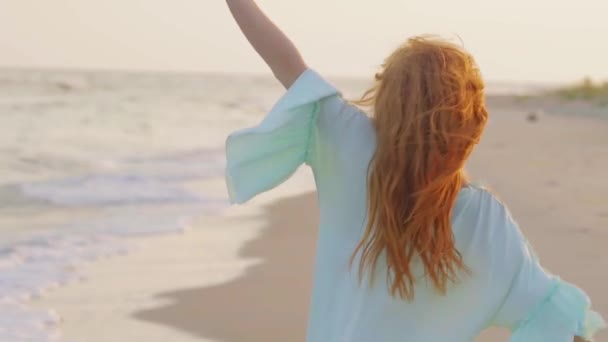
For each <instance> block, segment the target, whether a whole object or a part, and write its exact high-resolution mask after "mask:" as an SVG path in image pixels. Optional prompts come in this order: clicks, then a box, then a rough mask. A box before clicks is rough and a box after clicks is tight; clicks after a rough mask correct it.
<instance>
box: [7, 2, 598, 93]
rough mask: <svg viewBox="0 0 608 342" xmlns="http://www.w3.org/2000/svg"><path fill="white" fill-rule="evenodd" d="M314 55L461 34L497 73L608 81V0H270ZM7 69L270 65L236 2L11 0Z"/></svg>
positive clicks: (338, 63) (353, 63)
mask: <svg viewBox="0 0 608 342" xmlns="http://www.w3.org/2000/svg"><path fill="white" fill-rule="evenodd" d="M258 4H259V5H260V6H261V7H262V8H263V9H264V10H265V11H266V12H267V13H268V14H269V15H270V16H271V18H272V19H273V20H274V21H275V22H276V23H277V24H278V25H279V26H281V28H283V29H284V31H285V32H286V33H287V34H288V35H289V36H290V37H291V38H292V40H293V41H294V42H295V43H296V45H297V46H298V47H299V48H300V50H301V52H302V54H303V55H304V57H305V59H306V60H307V62H308V64H309V65H311V66H312V67H314V68H316V69H318V70H319V71H321V72H323V73H326V74H328V75H355V76H359V75H368V74H371V73H372V72H373V71H374V70H375V69H374V68H375V67H376V66H377V65H379V64H380V63H381V62H382V59H383V58H384V57H385V56H386V55H387V54H388V53H390V51H391V50H392V49H393V48H394V47H395V46H397V45H398V44H399V43H401V42H402V41H404V40H405V39H406V38H407V37H409V36H412V35H417V34H424V33H438V34H441V35H444V36H448V37H455V36H456V35H458V36H459V37H460V38H461V39H462V40H463V41H464V44H465V47H466V48H467V49H468V50H469V51H471V52H472V53H473V55H474V56H475V57H476V59H477V61H478V63H479V64H480V66H481V69H482V72H483V73H484V75H485V77H486V79H488V80H491V81H538V82H563V81H570V80H578V79H581V78H582V77H583V76H585V75H590V76H593V77H595V78H597V79H600V78H601V79H608V20H607V19H606V17H607V15H608V1H607V0H418V1H415V0H258ZM0 67H27V68H30V67H50V68H79V69H80V68H96V69H98V68H103V69H105V68H110V69H129V70H177V71H217V72H224V71H233V72H254V73H258V72H267V69H266V68H265V66H264V64H263V63H262V62H261V61H260V59H259V58H257V56H256V55H255V53H254V52H253V50H252V49H251V48H250V47H249V46H248V45H247V43H246V41H245V40H244V39H243V38H242V36H241V35H240V32H239V31H238V29H237V27H236V25H235V24H234V22H233V21H232V18H231V17H230V15H229V12H228V10H227V8H226V4H225V1H224V0H172V1H171V0H96V1H93V0H51V1H40V0H0Z"/></svg>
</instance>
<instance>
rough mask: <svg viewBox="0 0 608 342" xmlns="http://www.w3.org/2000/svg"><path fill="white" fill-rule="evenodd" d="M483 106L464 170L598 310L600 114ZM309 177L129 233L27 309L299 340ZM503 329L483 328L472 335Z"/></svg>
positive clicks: (87, 333) (129, 332)
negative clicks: (483, 117) (183, 221)
mask: <svg viewBox="0 0 608 342" xmlns="http://www.w3.org/2000/svg"><path fill="white" fill-rule="evenodd" d="M490 104H491V121H490V124H489V126H488V129H487V131H486V134H485V136H484V138H483V141H482V144H481V145H480V146H479V147H478V149H477V151H476V152H475V154H474V155H473V157H472V159H471V161H470V163H469V165H468V171H469V173H470V174H471V175H472V176H473V178H474V180H476V181H480V182H482V183H484V184H485V185H487V186H489V187H490V188H492V189H494V190H495V191H496V192H498V193H499V194H500V196H501V197H502V198H503V199H504V200H505V201H506V203H507V204H508V205H509V207H510V209H511V211H512V212H513V214H514V216H515V218H516V219H517V220H518V222H519V223H520V226H521V228H522V230H523V231H524V233H525V234H526V235H527V237H528V238H529V240H530V241H531V243H532V245H533V246H534V248H535V250H536V252H537V253H538V254H539V256H540V258H541V261H542V262H543V264H544V265H545V267H546V268H547V269H549V270H551V271H552V272H554V273H556V274H558V275H560V276H561V277H562V278H563V279H565V280H567V281H570V282H572V283H575V284H577V285H579V286H581V287H582V288H584V289H585V290H586V292H587V293H588V294H589V296H590V297H591V298H592V301H593V306H594V308H595V310H597V311H599V312H600V313H602V314H604V316H605V317H608V294H607V293H606V291H605V289H606V288H607V286H608V275H607V274H606V270H607V269H608V254H607V253H606V250H605V246H606V245H607V244H608V176H607V172H606V170H607V169H608V133H607V132H608V120H602V119H598V118H594V117H587V116H581V115H550V114H544V115H541V116H540V117H539V120H538V121H536V122H531V121H528V120H527V119H526V117H527V115H528V112H527V111H526V110H525V109H524V108H520V107H518V106H516V105H513V106H510V105H505V103H503V102H500V101H498V102H495V103H493V102H490ZM312 182H313V179H312V177H311V175H310V173H309V172H308V171H307V170H302V171H301V172H298V174H297V175H296V177H295V179H293V180H290V181H289V182H288V183H286V184H284V185H283V186H281V187H280V188H279V189H277V190H276V191H275V192H272V193H268V194H264V195H262V196H260V198H257V199H255V200H254V201H253V202H252V203H251V204H248V205H246V206H243V207H232V208H230V209H228V210H227V211H226V212H223V213H221V214H220V215H214V216H203V217H200V218H199V219H198V220H197V221H196V222H195V223H194V224H193V226H192V228H191V229H190V230H188V231H186V232H185V233H183V234H181V235H172V236H163V237H153V238H147V239H145V240H141V241H139V243H138V245H139V248H138V249H137V250H136V251H135V252H133V253H131V254H130V255H128V256H124V257H115V258H110V259H107V260H103V261H100V262H96V263H93V264H89V265H87V266H86V267H85V268H84V269H83V270H82V273H83V275H84V276H85V277H86V280H85V281H83V282H80V283H77V284H72V285H70V286H67V287H64V288H59V289H57V290H55V291H54V292H52V293H50V294H49V295H48V296H47V297H45V298H42V299H40V300H37V301H35V302H34V303H33V305H34V306H36V307H39V308H48V307H52V308H54V309H55V310H56V311H57V313H58V314H59V315H60V316H61V318H62V324H61V327H60V328H61V330H62V331H63V335H64V337H65V339H66V340H68V341H83V342H98V341H99V342H102V341H103V342H114V341H116V342H122V341H146V342H155V341H159V342H160V341H222V342H223V341H225V342H237V341H249V342H256V341H260V342H261V341H303V340H304V337H305V328H306V320H307V315H308V301H309V297H310V287H311V283H312V278H311V276H312V263H313V256H314V253H315V239H316V222H317V216H318V215H317V209H316V202H315V201H316V197H315V195H314V193H312V192H311V190H312V186H313V184H312ZM222 185H223V184H221V182H220V181H216V182H214V183H213V184H203V185H201V186H205V187H210V188H212V189H213V191H215V192H221V191H223V189H222ZM506 337H507V334H506V333H505V332H504V331H500V330H494V329H492V330H490V331H488V332H486V333H484V334H483V335H482V336H481V337H480V338H479V339H478V340H477V341H506ZM596 341H608V332H606V331H604V332H603V333H601V334H599V336H597V338H596Z"/></svg>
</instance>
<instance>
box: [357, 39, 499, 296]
mask: <svg viewBox="0 0 608 342" xmlns="http://www.w3.org/2000/svg"><path fill="white" fill-rule="evenodd" d="M356 104H358V105H361V106H367V107H370V108H371V109H372V110H373V123H374V125H375V128H376V134H377V149H376V152H375V155H374V158H373V160H372V162H371V163H370V166H369V175H368V222H367V227H366V229H365V233H364V236H363V238H362V240H361V241H360V242H359V244H358V246H357V248H356V249H355V251H354V253H353V255H352V257H351V264H352V262H353V260H354V259H355V256H356V255H357V254H358V253H361V255H360V257H361V258H360V264H359V279H360V281H361V279H362V274H363V273H364V272H365V271H366V270H368V271H370V272H371V273H372V274H373V273H374V271H375V269H376V262H377V260H378V258H379V257H380V256H381V255H382V253H385V254H386V264H387V267H388V270H387V275H386V276H387V282H388V286H389V290H390V293H391V295H393V296H396V295H399V296H400V297H401V298H403V299H410V300H411V299H413V297H414V284H415V277H414V275H413V273H412V267H411V261H412V260H413V258H414V257H418V258H419V259H420V260H421V261H422V263H423V264H424V269H425V274H426V276H427V277H428V278H429V279H430V280H431V281H432V283H433V285H434V286H435V287H436V288H437V289H438V290H439V291H440V292H441V293H442V294H445V292H446V290H447V285H448V283H450V282H455V281H457V280H458V274H459V271H467V268H466V265H464V263H463V260H462V256H461V255H460V253H459V252H458V251H457V250H456V248H455V245H454V237H453V233H452V229H451V222H450V218H451V213H452V208H453V206H454V202H455V201H456V198H457V196H458V193H459V191H460V189H461V187H462V186H463V185H465V184H466V182H467V179H466V175H465V173H464V170H463V168H464V164H465V161H466V160H467V159H468V157H469V155H470V153H471V151H472V150H473V148H474V146H475V145H476V144H477V143H478V141H479V139H480V137H481V134H482V131H483V129H484V127H485V123H486V121H487V110H486V107H485V104H484V84H483V81H482V78H481V75H480V72H479V69H478V68H477V66H476V64H475V61H474V60H473V58H472V57H471V55H470V54H468V53H467V52H465V51H464V50H463V49H462V48H461V47H459V46H457V45H455V44H452V43H449V42H446V41H443V40H439V39H434V38H425V37H416V38H412V39H409V40H408V41H407V42H406V43H405V44H404V45H403V46H401V47H399V48H398V49H397V50H396V51H395V52H394V53H393V54H391V55H390V56H389V57H388V58H387V59H386V60H385V62H384V64H383V65H382V70H381V71H380V72H379V73H378V74H376V82H375V85H374V86H373V87H372V88H371V89H370V90H368V91H367V92H366V93H365V94H364V96H363V97H362V98H361V100H359V101H357V102H356ZM371 280H373V277H372V278H370V281H371Z"/></svg>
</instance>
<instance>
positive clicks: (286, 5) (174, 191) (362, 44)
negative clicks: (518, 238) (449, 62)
mask: <svg viewBox="0 0 608 342" xmlns="http://www.w3.org/2000/svg"><path fill="white" fill-rule="evenodd" d="M258 2H259V4H260V5H261V6H262V7H263V8H264V9H266V10H267V12H268V13H269V14H270V15H271V16H272V17H273V18H274V19H275V20H276V22H277V23H278V24H279V25H280V26H281V27H283V28H284V29H285V30H286V32H287V33H288V34H289V35H290V36H291V37H292V38H293V40H294V41H295V42H296V44H297V45H298V46H299V47H300V49H301V50H302V53H303V54H304V56H305V57H306V58H307V60H308V61H309V64H310V65H311V66H313V67H314V68H316V69H317V70H318V71H320V72H321V73H322V74H324V75H326V76H327V77H328V78H329V79H330V80H331V81H332V82H333V83H335V84H336V85H337V86H338V87H339V88H340V89H341V90H342V91H343V93H344V95H345V96H346V97H348V98H352V99H354V98H357V96H359V95H360V94H361V93H362V92H363V91H364V90H365V88H366V87H367V86H368V85H369V81H370V76H371V75H373V72H374V70H375V68H376V67H377V66H378V65H379V64H380V63H381V62H382V58H383V57H384V56H385V55H386V54H388V53H389V52H390V51H391V49H392V48H394V47H395V46H396V45H398V44H399V43H400V42H402V41H403V40H404V39H405V38H406V37H407V36H410V35H414V34H422V33H429V32H431V33H438V34H441V35H444V36H447V37H454V39H462V41H463V42H464V45H465V47H466V48H467V49H469V50H470V51H471V52H472V53H473V54H474V55H475V56H476V57H477V60H478V62H479V64H480V67H481V69H482V72H483V73H484V75H485V78H486V79H487V94H488V97H487V101H488V104H489V107H490V113H491V119H490V123H489V126H488V129H487V131H486V133H485V136H484V138H483V141H482V143H481V144H480V146H479V147H478V149H477V151H476V152H475V154H474V155H473V157H472V159H471V161H470V162H469V165H468V171H469V172H470V173H471V175H472V176H473V178H475V179H476V180H477V181H480V182H482V183H484V184H486V185H487V186H489V187H491V188H493V189H494V190H495V191H497V192H498V193H499V194H500V196H501V197H502V198H503V199H504V200H505V201H506V202H507V204H508V205H509V206H510V208H511V210H512V211H513V213H514V216H515V218H516V219H517V220H518V221H519V223H520V225H521V227H522V230H523V231H524V232H525V234H526V235H527V236H528V238H529V239H530V241H531V243H532V244H533V246H534V248H535V250H536V252H537V253H538V254H539V256H540V258H541V260H542V262H543V263H544V264H545V266H546V267H547V268H548V269H549V270H551V271H553V272H555V273H556V274H559V275H560V276H561V277H562V278H564V279H566V280H568V281H570V282H573V283H575V284H577V285H579V286H581V287H583V288H584V289H585V290H586V291H587V292H588V294H589V295H590V297H591V298H592V300H593V305H594V307H595V309H596V310H597V311H599V312H600V313H603V314H604V315H605V316H606V315H608V295H607V294H606V289H607V288H608V274H606V270H607V269H608V251H606V246H607V245H608V173H607V172H606V170H607V169H608V83H606V82H607V81H608V63H607V62H606V61H608V46H605V45H602V44H601V42H602V41H603V40H605V37H606V34H608V22H606V21H605V20H604V18H603V16H604V14H605V13H606V10H608V4H606V3H605V2H603V1H601V0H581V1H578V2H576V3H568V4H566V3H565V2H559V3H555V2H550V1H537V2H534V3H528V2H526V1H523V0H516V1H511V2H496V1H486V2H478V1H473V0H465V1H459V2H457V3H456V2H449V1H439V0H435V1H426V2H424V3H423V2H420V3H417V2H414V1H404V0H382V1H376V2H370V1H354V0H350V1H347V0H336V1H332V2H327V1H325V2H323V1H321V0H309V1H306V2H289V1H281V0H259V1H258ZM0 22H1V23H2V26H3V29H2V30H0V51H2V52H1V53H0V341H2V342H5V341H6V342H19V341H36V342H37V341H80V342H88V341H91V342H114V341H116V342H122V341H129V342H130V341H146V342H148V341H150V342H154V341H217V342H224V341H225V342H237V341H265V342H267V341H303V340H304V333H305V328H306V320H307V314H308V299H309V295H310V286H311V284H312V261H313V256H314V252H315V241H316V240H315V239H316V220H317V208H316V204H315V200H316V197H315V195H314V193H313V191H314V183H313V178H312V175H311V173H310V171H309V170H308V169H306V168H301V169H300V170H299V171H298V172H297V173H296V174H295V175H294V177H293V178H292V179H290V180H289V181H288V182H287V183H286V184H284V185H282V186H280V187H279V188H277V189H276V190H274V191H273V192H269V193H265V194H263V195H261V196H259V197H258V198H256V199H254V200H253V201H252V202H251V203H250V204H248V205H246V206H239V207H236V206H233V207H231V206H230V205H229V203H228V199H227V193H226V189H225V185H224V179H223V172H224V166H225V157H224V150H223V144H224V140H225V138H226V136H227V135H228V134H229V133H231V132H232V131H234V130H236V129H240V128H244V127H248V126H252V125H254V124H256V123H258V122H259V121H260V120H261V118H262V117H263V116H264V114H265V113H266V112H267V111H268V110H269V109H270V107H271V106H272V105H273V103H274V102H275V101H276V100H277V99H278V98H279V97H280V95H281V94H282V92H283V90H282V89H281V87H280V85H279V84H278V82H277V81H275V80H274V79H273V78H272V77H271V75H270V73H269V72H268V71H267V70H266V68H265V66H264V65H263V64H262V63H261V62H260V61H259V59H258V58H257V56H256V55H255V54H254V52H253V51H251V49H250V48H249V47H248V46H247V44H246V43H245V41H244V39H243V38H242V37H240V33H239V32H238V29H237V28H236V26H235V24H234V23H233V22H232V19H231V18H230V16H229V14H228V12H227V10H226V8H225V3H224V1H213V2H211V1H194V0H188V1H182V2H179V3H175V2H171V3H170V2H168V1H158V2H143V1H134V0H129V1H121V2H118V1H117V0H112V1H105V2H93V1H82V2H81V1H75V0H58V1H54V2H52V3H50V2H49V3H34V2H32V1H17V0H8V1H3V2H0ZM456 35H457V36H458V37H459V38H457V37H456ZM439 328H440V326H439ZM506 340H507V334H506V332H505V331H501V330H490V331H488V332H486V333H484V334H483V336H481V337H480V338H479V339H478V341H506ZM597 341H608V334H607V333H606V332H604V333H601V334H600V335H599V336H598V337H597Z"/></svg>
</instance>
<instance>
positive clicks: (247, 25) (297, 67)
mask: <svg viewBox="0 0 608 342" xmlns="http://www.w3.org/2000/svg"><path fill="white" fill-rule="evenodd" d="M226 3H227V4H228V7H229V8H230V11H231V12H232V16H233V17H234V19H235V20H236V22H237V24H238V25H239V27H240V28H241V31H243V34H244V35H245V37H246V38H247V40H249V43H251V45H252V46H253V48H254V49H255V50H256V51H257V52H258V54H259V55H260V56H261V57H262V58H263V59H264V61H265V62H266V64H268V66H269V67H270V69H271V70H272V72H273V74H274V75H275V77H276V78H277V79H278V80H279V81H280V82H281V83H282V84H283V86H284V87H285V88H289V87H290V86H291V85H292V84H293V83H294V82H295V80H296V79H297V78H298V76H300V74H302V73H303V72H304V71H305V70H306V68H307V67H306V64H305V63H304V60H303V59H302V56H300V53H299V51H298V50H297V49H296V47H295V46H294V44H293V43H292V42H291V41H290V40H289V38H287V36H286V35H285V34H284V33H283V32H282V31H281V30H280V29H279V28H278V27H277V26H276V25H275V24H274V23H273V22H272V21H271V20H270V19H269V18H268V17H267V16H266V15H265V14H264V13H263V12H262V10H261V9H260V8H259V7H258V6H257V5H256V3H255V1H254V0H226Z"/></svg>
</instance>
